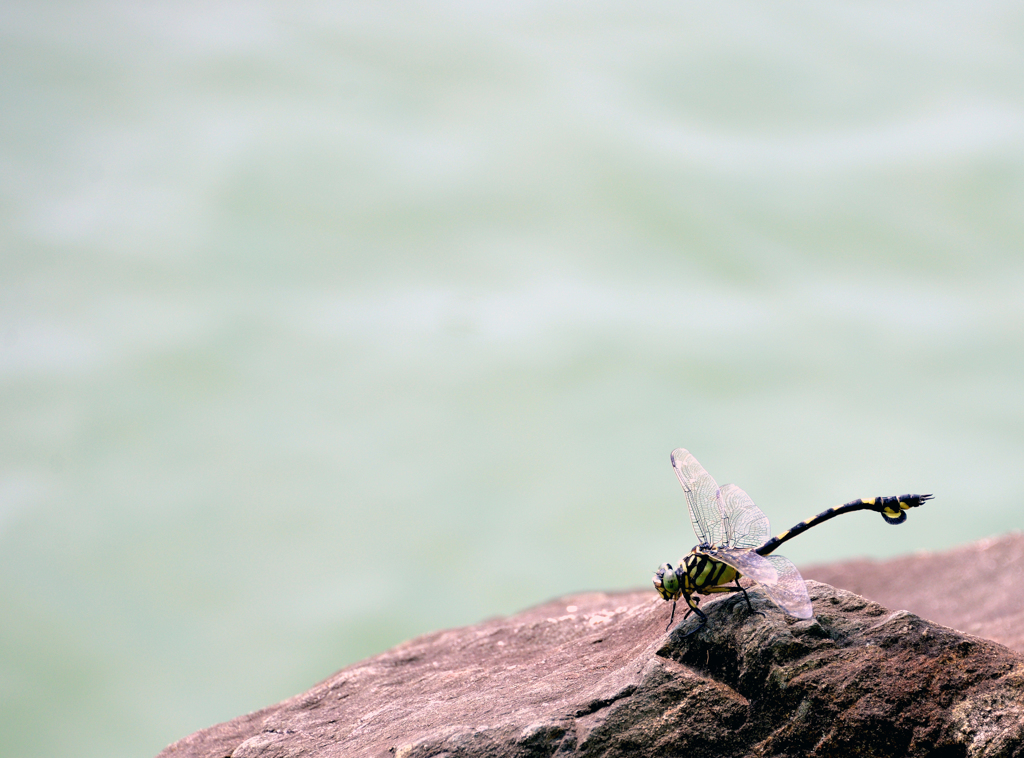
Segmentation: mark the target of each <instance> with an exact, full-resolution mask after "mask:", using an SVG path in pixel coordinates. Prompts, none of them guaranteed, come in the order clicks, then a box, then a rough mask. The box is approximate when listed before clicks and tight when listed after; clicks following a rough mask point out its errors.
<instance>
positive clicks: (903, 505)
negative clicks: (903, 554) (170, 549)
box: [755, 494, 932, 555]
mask: <svg viewBox="0 0 1024 758" xmlns="http://www.w3.org/2000/svg"><path fill="white" fill-rule="evenodd" d="M931 499H932V496H931V495H909V494H908V495H895V496H890V497H871V498H861V499H859V500H851V501H850V502H849V503H846V504H845V505H838V506H836V507H834V508H829V509H828V510H825V511H822V512H821V513H819V514H818V515H817V516H813V517H811V518H809V519H807V520H806V521H801V522H800V523H799V524H797V525H796V526H794V527H791V528H789V529H787V530H786V531H784V532H782V533H781V534H777V535H776V536H774V537H772V538H771V539H770V540H768V541H767V542H765V543H764V544H763V545H761V546H760V547H758V548H755V552H756V553H758V554H759V555H768V554H769V553H772V552H773V551H775V550H776V549H777V548H778V547H779V545H781V544H782V543H783V542H786V541H787V540H791V539H793V538H794V537H796V536H797V535H799V534H803V533H804V532H806V531H807V530H808V529H810V528H811V527H812V526H817V525H818V524H820V523H822V522H823V521H828V520H829V519H831V518H835V517H836V516H840V515H842V514H844V513H851V512H852V511H865V510H866V511H876V512H877V513H881V514H882V518H883V519H885V520H886V521H887V522H888V523H890V524H902V523H903V522H904V521H906V520H907V514H906V511H907V510H908V509H910V508H917V507H918V506H919V505H922V504H923V503H925V502H927V501H928V500H931Z"/></svg>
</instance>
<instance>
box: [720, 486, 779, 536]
mask: <svg viewBox="0 0 1024 758" xmlns="http://www.w3.org/2000/svg"><path fill="white" fill-rule="evenodd" d="M720 497H721V500H722V510H723V512H724V513H725V515H726V516H727V517H728V519H729V522H728V526H727V527H726V531H727V532H728V538H729V543H728V544H729V546H730V547H758V546H759V545H762V544H764V541H765V540H766V539H768V536H769V535H770V534H771V525H770V524H769V523H768V517H767V516H765V515H764V513H762V512H761V509H760V508H758V507H757V506H756V505H754V501H753V500H751V499H750V495H748V494H747V493H746V492H744V491H743V490H741V489H740V488H739V487H737V486H736V485H735V484H727V485H725V486H724V487H722V489H721V493H720Z"/></svg>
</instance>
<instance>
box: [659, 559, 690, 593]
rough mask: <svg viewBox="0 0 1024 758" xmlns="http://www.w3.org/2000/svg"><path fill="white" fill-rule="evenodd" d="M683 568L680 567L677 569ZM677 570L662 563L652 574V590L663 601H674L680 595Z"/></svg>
mask: <svg viewBox="0 0 1024 758" xmlns="http://www.w3.org/2000/svg"><path fill="white" fill-rule="evenodd" d="M681 568H683V567H682V566H680V567H679V569H681ZM679 569H674V568H672V564H671V563H663V564H661V565H660V566H659V567H658V570H657V571H655V572H654V589H656V590H657V591H658V594H659V595H661V597H662V599H663V600H676V599H678V598H679V596H680V595H681V594H682V592H681V590H680V588H679V575H678V573H677V572H678V571H679Z"/></svg>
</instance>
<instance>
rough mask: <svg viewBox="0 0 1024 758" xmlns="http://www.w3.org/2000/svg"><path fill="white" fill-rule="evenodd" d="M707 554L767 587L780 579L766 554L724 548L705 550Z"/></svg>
mask: <svg viewBox="0 0 1024 758" xmlns="http://www.w3.org/2000/svg"><path fill="white" fill-rule="evenodd" d="M701 552H703V553H705V554H706V555H708V556H710V557H711V558H714V559H715V560H716V561H721V562H722V563H725V564H727V565H729V566H732V567H733V568H734V569H736V570H737V571H738V572H739V573H740V574H742V575H743V576H745V577H747V578H748V579H753V580H754V581H755V582H757V583H758V584H761V585H764V586H765V587H767V586H769V585H773V584H775V583H777V582H778V581H779V574H778V571H776V570H775V566H774V565H773V564H772V563H771V562H770V561H769V560H768V559H767V558H765V557H764V556H762V555H758V554H757V553H755V552H754V551H753V550H733V549H730V548H724V549H722V550H703V551H701Z"/></svg>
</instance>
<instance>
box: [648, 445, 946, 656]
mask: <svg viewBox="0 0 1024 758" xmlns="http://www.w3.org/2000/svg"><path fill="white" fill-rule="evenodd" d="M671 460H672V468H673V469H674V470H675V472H676V476H677V477H678V478H679V483H680V484H681V485H682V486H683V492H685V493H686V504H687V506H688V507H689V510H690V522H691V523H692V524H693V531H694V534H696V535H697V544H696V545H695V546H694V548H693V549H692V550H691V551H690V552H689V553H688V554H687V555H685V556H684V557H683V558H682V559H680V561H679V565H678V566H676V567H675V568H673V566H672V564H671V563H663V564H662V565H661V566H660V567H659V568H658V570H657V571H655V573H654V588H655V589H656V590H657V591H658V594H659V595H661V597H662V598H663V599H664V600H671V601H672V616H671V618H670V619H669V622H668V627H666V631H668V629H669V628H671V626H672V622H673V621H674V620H675V616H676V602H677V601H678V600H679V599H683V600H684V601H685V602H686V605H687V607H688V610H687V611H686V615H685V616H683V618H684V619H686V618H688V617H689V616H690V614H691V613H695V614H697V616H698V617H699V619H700V623H699V624H698V625H697V626H696V627H694V628H693V629H691V630H690V631H689V632H687V634H686V635H685V636H689V635H690V634H693V633H694V632H696V631H698V630H700V629H702V628H703V627H704V626H705V625H706V624H707V622H708V617H707V614H705V613H704V612H703V611H702V610H701V609H700V608H698V607H697V604H698V603H699V602H700V601H699V599H698V598H695V597H694V595H695V594H701V595H710V594H714V593H720V592H742V593H743V597H744V599H745V600H746V602H747V607H748V608H749V609H750V610H751V612H755V611H754V607H753V605H751V603H750V596H749V595H747V588H746V587H743V586H742V585H740V581H739V580H740V578H741V577H746V578H748V579H750V580H752V581H753V582H754V583H756V584H757V585H758V586H759V587H760V588H761V589H762V590H763V591H764V593H765V594H766V595H767V596H768V598H769V599H770V600H771V601H772V602H773V603H775V605H777V606H779V607H780V608H781V609H782V610H783V611H785V612H786V613H788V614H789V615H791V616H793V617H795V618H798V619H809V618H813V617H814V610H813V608H812V606H811V599H810V597H808V595H807V585H806V583H805V582H804V580H803V577H802V576H800V572H799V571H798V570H797V568H796V566H794V565H793V563H792V562H791V561H790V560H789V559H787V558H784V557H783V556H781V555H773V553H774V552H775V550H776V549H777V548H778V547H779V546H780V545H781V544H782V543H784V542H786V541H788V540H791V539H793V538H794V537H796V536H797V535H799V534H803V533H804V532H805V531H807V530H808V529H810V528H811V527H812V526H817V525H818V524H821V523H823V522H825V521H828V520H829V519H832V518H835V517H836V516H840V515H842V514H844V513H852V512H853V511H863V510H870V511H876V512H877V513H880V514H882V518H883V519H885V521H886V522H887V523H889V524H902V523H903V522H904V521H906V520H907V513H906V512H907V511H908V510H909V509H911V508H917V507H918V506H920V505H922V504H924V503H925V502H927V501H928V500H931V499H932V498H933V496H932V495H898V496H892V497H872V498H861V499H858V500H852V501H850V502H849V503H846V504H844V505H839V506H836V507H834V508H829V509H828V510H825V511H822V512H821V513H819V514H818V515H817V516H814V517H813V518H809V519H807V520H806V521H801V522H800V523H799V524H797V525H796V526H794V527H792V528H790V529H787V530H786V531H784V532H782V533H781V534H777V535H776V536H774V537H771V538H769V537H768V535H769V534H771V527H770V526H769V523H768V517H767V516H765V515H764V513H763V512H762V511H761V509H760V508H758V507H757V506H756V505H754V501H753V500H751V498H750V496H749V495H747V493H746V492H744V491H743V490H741V489H740V488H739V487H737V486H736V485H735V484H727V485H725V486H724V487H719V486H718V485H717V484H716V483H715V480H714V479H712V478H711V475H710V474H709V473H708V472H707V471H705V470H704V467H703V466H701V465H700V463H698V462H697V459H696V458H694V457H693V454H692V453H690V452H689V451H687V450H684V449H683V448H677V449H676V450H673V451H672V458H671Z"/></svg>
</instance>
